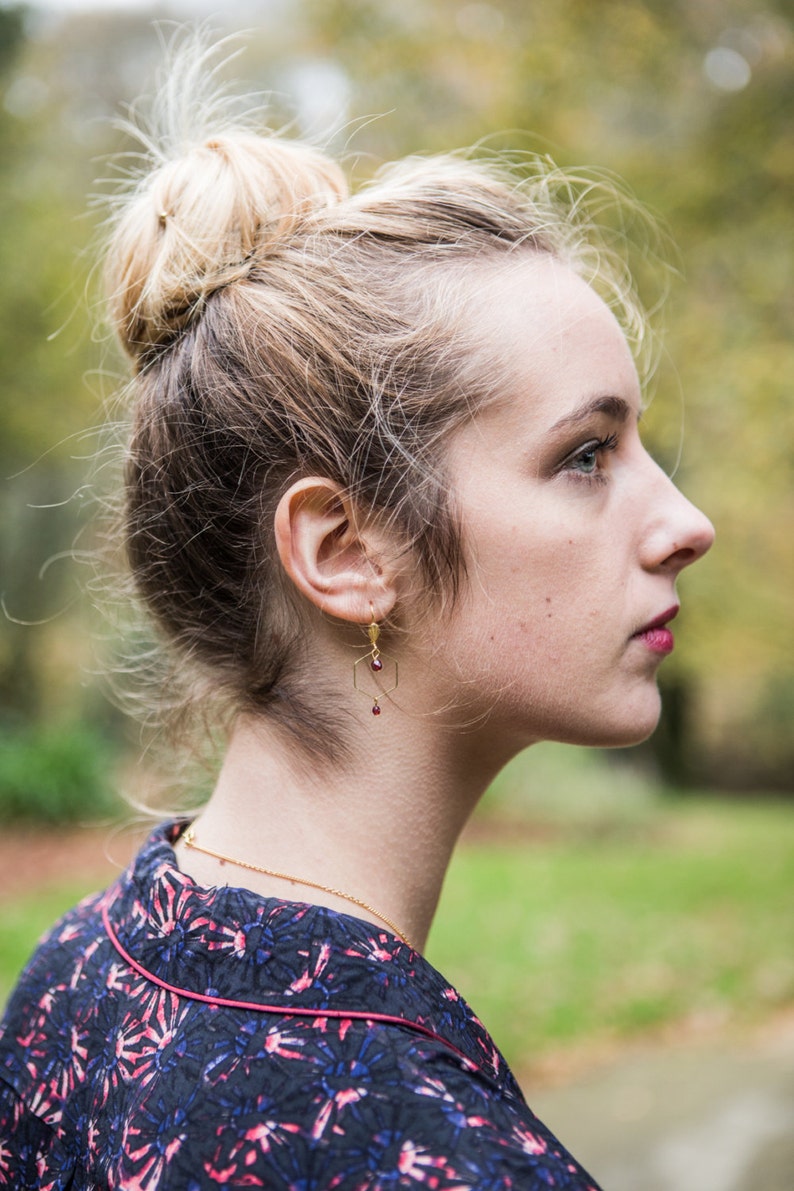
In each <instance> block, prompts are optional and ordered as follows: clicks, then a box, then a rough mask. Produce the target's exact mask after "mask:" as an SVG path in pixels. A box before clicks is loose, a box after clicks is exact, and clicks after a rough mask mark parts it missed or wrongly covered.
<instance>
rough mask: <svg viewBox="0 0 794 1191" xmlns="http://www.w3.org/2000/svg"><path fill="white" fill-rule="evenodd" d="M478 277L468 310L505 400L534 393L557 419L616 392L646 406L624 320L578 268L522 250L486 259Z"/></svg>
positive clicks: (542, 409) (541, 412) (538, 408)
mask: <svg viewBox="0 0 794 1191" xmlns="http://www.w3.org/2000/svg"><path fill="white" fill-rule="evenodd" d="M472 281H473V285H472V288H471V290H470V293H469V295H468V300H467V302H466V312H467V315H468V317H470V319H471V325H470V330H471V331H472V333H473V334H474V335H475V336H476V339H477V341H478V342H479V345H480V347H481V349H482V351H483V352H484V354H485V356H486V359H487V361H488V365H487V366H488V367H489V368H490V370H491V374H492V375H491V384H490V385H489V388H491V391H492V392H493V393H494V397H495V399H496V400H495V404H496V405H497V406H498V405H501V404H502V403H503V401H507V402H509V403H510V404H513V403H514V402H515V401H516V399H517V398H518V399H521V404H523V403H524V401H525V400H526V399H531V403H532V408H533V411H534V413H535V414H536V415H538V416H543V417H545V418H547V419H548V418H553V419H556V418H558V417H559V416H560V415H561V414H565V413H566V412H568V407H569V406H570V407H571V408H573V407H575V406H576V405H579V404H581V402H583V401H585V400H588V399H591V398H592V397H594V396H604V395H614V396H618V397H622V398H623V399H624V400H626V401H628V402H629V403H630V404H631V405H633V406H635V407H637V408H639V404H640V386H639V380H638V377H637V369H636V367H635V364H634V360H633V358H632V355H631V351H630V349H629V346H628V344H627V342H626V339H625V336H624V334H623V332H622V330H621V328H620V325H619V324H618V321H617V319H616V318H615V316H614V315H613V314H612V312H611V311H610V310H609V308H608V307H607V306H606V304H605V303H604V302H603V301H602V299H601V298H600V297H599V296H598V294H596V292H595V291H594V290H593V289H592V288H591V287H590V286H589V285H588V284H587V283H586V282H585V281H584V280H583V279H582V278H581V277H579V276H578V274H576V273H575V272H574V271H573V270H572V269H571V268H569V267H568V266H567V265H565V264H563V263H562V262H560V261H558V260H555V259H554V258H553V257H549V256H541V255H539V254H537V253H534V252H526V253H515V254H511V256H509V257H507V258H502V259H501V260H500V261H497V262H489V263H488V264H487V265H484V266H482V267H480V268H479V269H478V275H477V276H476V277H472ZM493 382H496V383H495V384H494V383H493Z"/></svg>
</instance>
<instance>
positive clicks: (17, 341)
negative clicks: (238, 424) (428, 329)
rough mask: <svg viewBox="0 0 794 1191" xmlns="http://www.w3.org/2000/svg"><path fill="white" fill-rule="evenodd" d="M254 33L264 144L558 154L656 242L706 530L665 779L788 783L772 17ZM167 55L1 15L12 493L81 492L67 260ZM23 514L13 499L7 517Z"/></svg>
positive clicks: (490, 10) (438, 10)
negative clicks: (321, 142) (320, 139)
mask: <svg viewBox="0 0 794 1191" xmlns="http://www.w3.org/2000/svg"><path fill="white" fill-rule="evenodd" d="M262 14H263V15H262V18H261V26H260V27H259V28H258V29H255V30H254V31H253V32H252V33H251V34H249V36H248V37H247V41H248V49H247V51H246V53H245V55H244V57H243V58H242V60H241V63H240V71H241V73H242V74H243V75H244V76H245V77H247V78H253V79H254V82H255V84H256V85H259V86H261V88H262V89H263V90H264V91H267V92H270V93H271V94H272V95H273V101H272V102H273V119H274V120H275V121H276V122H277V123H279V122H284V121H289V122H291V123H292V125H293V126H295V127H297V128H298V129H299V130H301V131H304V132H308V133H310V134H318V135H320V134H322V133H324V132H325V133H328V134H329V135H331V136H332V140H333V143H334V144H335V146H336V147H337V148H338V149H340V150H342V151H344V152H346V154H347V156H348V157H349V159H350V163H351V167H352V169H353V171H354V173H356V174H357V175H358V176H359V177H362V176H365V175H366V174H368V173H370V172H371V171H372V170H373V169H374V168H375V166H376V165H377V163H378V162H380V161H382V160H384V159H389V158H392V157H394V156H398V155H401V154H404V153H408V152H427V151H437V150H447V149H449V148H452V147H456V146H467V145H472V144H478V145H480V147H481V149H482V150H483V151H492V150H495V149H507V150H511V151H512V152H513V157H514V159H515V160H516V161H517V162H518V165H519V168H520V162H521V158H520V153H521V152H522V151H523V152H526V151H532V152H541V153H547V152H548V153H550V154H551V155H552V156H553V157H554V158H555V159H556V160H557V161H559V162H560V163H561V164H563V165H570V164H573V163H582V162H585V163H589V164H591V165H596V166H599V167H601V168H602V169H604V170H606V171H614V172H615V173H616V174H618V175H621V176H622V177H624V178H626V179H627V180H628V182H629V184H630V185H631V187H632V189H633V190H634V191H635V192H636V193H637V195H638V196H639V198H640V199H641V200H642V201H643V202H644V203H646V204H647V205H648V206H649V207H650V208H652V209H653V210H655V211H656V212H658V213H660V215H661V217H662V219H663V220H664V221H665V222H666V224H667V225H668V226H669V229H670V232H671V234H672V237H673V239H674V240H675V242H676V243H677V244H678V246H679V250H680V260H681V262H682V270H683V272H684V274H685V282H684V284H682V285H680V286H678V287H677V289H676V291H675V293H674V295H673V297H672V299H671V300H670V301H669V302H668V304H667V306H666V309H665V317H666V322H667V324H668V334H667V340H666V343H667V352H666V356H665V360H664V362H663V364H662V367H661V370H660V373H659V377H658V382H657V385H656V396H655V399H654V402H653V404H652V406H651V408H650V410H649V413H648V416H647V419H646V422H647V428H648V434H649V436H650V439H651V442H652V445H653V447H654V449H655V450H656V451H657V452H658V453H659V455H660V457H661V458H662V459H663V460H665V461H669V462H670V463H674V462H675V461H676V459H677V458H678V455H679V446H680V440H681V434H682V428H683V454H682V456H681V462H680V466H679V468H678V477H677V478H678V480H679V482H680V483H681V485H682V487H683V488H684V490H685V491H686V492H687V493H688V494H689V495H691V496H692V498H693V499H694V500H696V501H697V502H698V503H700V504H701V505H702V506H703V507H705V508H706V509H707V511H708V512H709V513H710V515H711V516H712V518H713V519H714V521H715V523H716V526H717V531H718V543H717V546H716V547H715V550H714V552H713V554H712V555H711V557H710V559H709V560H708V561H707V562H706V563H704V564H703V565H702V566H700V567H698V568H696V569H695V571H693V573H692V574H691V576H689V575H687V576H686V577H685V578H684V580H683V581H682V593H683V597H684V612H683V613H682V617H681V621H680V623H681V633H680V637H681V645H682V648H681V650H680V651H679V652H677V654H676V655H675V658H674V659H673V660H671V662H669V663H667V665H666V667H665V674H666V675H667V681H668V682H669V684H670V686H671V688H673V687H674V688H675V691H676V698H675V700H674V703H675V706H676V708H677V709H678V712H679V715H678V720H680V721H681V724H682V725H683V727H681V726H680V725H679V728H678V729H677V730H676V732H675V733H673V735H674V736H675V735H678V737H679V738H680V739H679V742H678V745H677V746H676V747H677V749H678V760H679V762H680V761H681V758H682V755H683V753H682V750H684V751H685V745H686V742H687V741H688V746H687V747H688V748H689V750H690V752H696V753H697V755H698V756H699V757H700V758H701V759H702V760H704V761H705V762H707V770H708V772H709V773H710V774H711V776H712V778H713V779H714V780H720V779H727V778H728V777H731V776H732V777H734V778H735V777H736V775H737V774H743V775H744V776H745V777H746V779H747V780H751V779H758V778H759V777H765V778H766V780H769V781H782V780H783V777H782V775H784V774H785V772H786V766H787V765H790V763H791V760H792V745H791V743H790V741H789V739H788V738H787V737H786V735H785V733H783V732H781V731H780V719H781V715H780V709H781V708H788V709H791V708H792V706H794V680H792V678H791V660H792V659H791V623H790V602H791V601H790V594H789V593H790V592H791V590H792V588H794V562H793V561H792V552H791V549H790V544H789V543H790V534H791V530H790V526H791V515H792V504H793V503H794V502H793V501H792V484H791V478H792V458H794V450H793V448H794V441H793V439H794V417H793V416H792V392H791V379H790V378H791V375H792V371H794V369H793V367H792V366H793V365H794V346H792V342H791V335H790V328H791V324H792V302H793V301H794V299H792V287H791V283H790V278H791V275H792V260H791V255H792V254H791V245H792V237H791V225H790V218H791V216H790V207H791V196H792V192H793V189H794V187H793V184H794V150H793V149H792V146H794V128H792V123H794V71H792V59H793V58H794V34H793V33H792V24H791V12H790V6H789V4H788V3H787V0H777V2H776V3H775V2H773V0H725V2H724V3H721V4H719V5H716V4H690V3H684V2H683V0H674V2H672V3H670V2H669V0H664V2H663V0H623V2H622V3H615V4H593V3H592V2H591V0H558V2H557V3H555V4H541V3H539V2H535V0H533V2H531V3H526V2H525V0H492V2H489V3H465V2H461V0H434V2H424V0H293V2H292V3H291V4H287V5H285V4H282V3H276V2H275V0H271V3H269V4H266V5H264V6H263V8H262ZM228 19H229V21H230V22H231V23H233V22H234V6H230V7H229V15H228ZM157 57H158V39H157V36H156V34H155V32H154V31H153V29H152V27H151V25H150V24H149V22H148V21H147V20H144V19H143V18H138V17H134V16H123V17H122V16H119V15H108V16H104V17H99V16H97V15H96V14H92V15H91V16H90V17H89V16H82V17H80V16H75V17H72V18H69V19H68V20H66V21H63V22H61V23H58V24H56V25H47V24H42V25H41V26H40V27H39V28H38V29H36V30H33V31H32V32H31V33H30V34H29V35H28V36H26V35H25V24H24V21H23V18H22V16H21V13H20V12H19V11H18V10H9V9H0V72H2V80H1V83H2V87H3V88H4V91H5V96H6V101H5V106H4V107H0V147H2V161H1V162H0V170H2V174H3V192H2V195H3V196H2V199H1V200H0V215H2V225H1V226H2V229H3V234H2V244H1V246H0V266H2V270H1V272H0V361H1V363H0V367H2V369H3V375H2V384H3V392H4V394H5V397H4V427H3V436H2V440H0V458H2V460H3V469H4V474H6V475H9V474H11V473H12V472H13V471H14V470H15V469H17V468H18V467H20V466H24V467H27V466H29V465H30V463H31V461H32V460H33V459H35V458H37V457H38V455H39V454H41V453H43V452H47V453H48V454H47V459H48V460H50V461H51V463H50V462H48V463H46V464H40V465H39V466H38V467H37V468H36V469H35V475H36V476H38V477H40V478H41V484H42V487H43V488H44V489H47V490H48V491H49V494H50V496H52V495H53V492H54V493H55V494H56V495H57V493H58V492H61V493H62V494H65V493H66V491H67V490H68V489H69V488H70V486H71V485H72V484H73V479H72V476H73V475H77V473H78V471H79V470H80V468H78V467H77V466H76V465H73V464H72V463H71V461H70V457H71V455H73V454H78V455H79V454H80V453H81V449H82V448H81V446H80V441H79V439H78V440H74V439H72V438H71V437H70V436H72V435H74V434H79V432H80V431H81V430H82V429H83V428H84V427H85V426H86V425H91V424H92V423H94V422H96V420H97V418H98V417H99V409H100V400H99V396H100V393H101V390H102V389H103V387H106V388H108V387H112V381H111V382H108V383H107V384H105V385H104V386H103V384H102V383H100V382H99V381H97V380H96V379H92V373H91V371H90V370H91V369H93V368H95V367H96V365H97V362H98V361H100V360H101V359H102V352H101V350H100V349H99V348H98V347H97V345H96V344H95V343H94V342H92V331H91V311H90V303H89V302H86V300H85V297H84V285H85V282H86V278H87V277H88V274H89V265H88V263H87V261H85V260H82V259H81V256H80V253H81V252H82V251H84V249H85V246H86V245H87V244H88V242H89V240H90V236H91V229H90V225H89V224H88V223H87V222H86V221H85V220H84V219H81V218H80V213H81V211H82V210H83V209H84V203H85V194H86V192H87V191H88V190H89V189H90V188H91V181H90V178H91V173H92V171H96V169H97V167H96V162H95V161H92V159H94V158H95V157H96V156H97V154H101V153H102V152H104V151H105V150H106V148H108V147H110V145H111V144H112V138H111V135H110V131H109V128H108V125H107V117H108V116H109V115H110V113H111V112H112V111H113V110H114V109H116V108H117V106H118V104H119V103H120V102H121V101H125V100H130V99H132V98H133V97H134V96H135V94H136V93H137V92H138V91H140V90H142V89H143V87H144V86H145V82H146V77H147V75H148V72H149V68H150V66H151V63H152V62H153V60H155V59H156V58H157ZM97 117H101V118H102V120H104V123H103V122H101V121H99V122H98V121H97V119H96V118H97ZM332 124H333V126H334V127H333V128H332V127H331V125H332ZM75 443H76V444H77V446H76V449H75ZM56 463H57V466H56ZM80 467H82V465H80ZM23 498H24V501H25V503H27V504H29V503H31V501H30V492H29V490H28V488H27V487H26V488H25V490H24V493H23ZM18 499H20V496H19V492H18V491H17V490H16V489H15V488H14V485H13V483H12V484H11V486H10V489H8V491H7V495H6V497H5V498H4V500H5V503H6V504H7V505H8V504H9V502H10V504H11V505H13V504H14V501H15V500H18ZM65 521H68V517H66V518H65ZM59 532H64V533H65V532H67V527H66V526H64V527H62V528H61V530H59ZM47 548H48V550H49V549H50V548H51V547H50V546H48V547H47ZM15 549H16V550H18V546H17V547H16V548H15ZM27 553H28V555H29V556H30V558H32V559H33V560H34V562H35V563H36V564H37V565H40V563H41V561H42V559H41V557H40V555H39V556H37V555H36V551H35V549H29V550H28V552H27ZM22 554H23V556H24V555H25V551H24V550H23V551H22ZM19 557H20V556H19V554H18V552H17V553H15V554H14V558H15V559H16V560H17V561H16V562H15V563H14V564H13V565H14V567H16V569H17V570H18V571H19V573H20V576H21V582H22V585H23V587H24V583H26V582H28V578H27V576H29V570H26V569H25V565H27V564H25V565H23V566H21V568H20V566H19V562H18V559H19ZM9 565H11V564H10V563H9V562H8V561H6V562H5V563H4V570H5V567H6V566H9ZM3 586H4V587H6V586H7V579H6V578H4V579H3ZM33 586H35V584H34V585H33ZM56 602H57V600H56ZM7 636H8V631H6V637H7ZM0 649H5V654H6V656H8V652H9V651H8V647H7V645H4V646H1V647H0ZM12 652H13V651H12ZM2 656H3V654H2V652H0V658H2ZM30 667H31V669H32V670H35V665H34V663H33V661H32V660H31V661H30ZM16 681H17V680H16V679H14V682H12V683H11V684H10V686H9V682H6V683H5V686H4V690H5V692H6V694H5V696H3V697H4V698H6V699H8V698H10V697H11V694H10V693H9V692H10V691H11V690H12V688H13V686H14V683H15V682H16ZM682 692H684V694H682ZM33 702H34V703H35V702H37V701H36V700H33ZM38 702H39V703H40V702H41V701H40V700H38ZM682 708H686V709H687V711H686V715H683V714H682V713H681V709H682ZM32 713H33V711H32V709H31V714H32ZM677 722H678V721H677ZM682 741H683V743H682Z"/></svg>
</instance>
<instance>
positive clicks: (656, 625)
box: [632, 604, 679, 655]
mask: <svg viewBox="0 0 794 1191" xmlns="http://www.w3.org/2000/svg"><path fill="white" fill-rule="evenodd" d="M678 612H679V605H678V604H673V606H672V608H668V609H667V611H666V612H662V614H661V615H660V616H656V617H655V618H654V619H653V620H649V621H648V623H647V624H646V625H643V627H642V628H641V629H637V632H636V633H633V634H632V640H637V641H642V643H643V645H644V646H645V647H646V648H647V649H649V650H650V651H651V653H657V654H661V655H665V654H668V653H672V652H673V647H674V645H675V641H674V640H673V634H672V632H671V631H670V629H669V628H668V627H667V625H668V624H669V622H670V621H671V620H674V619H675V617H676V616H677V615H678Z"/></svg>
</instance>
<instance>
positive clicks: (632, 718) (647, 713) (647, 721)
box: [557, 690, 662, 749]
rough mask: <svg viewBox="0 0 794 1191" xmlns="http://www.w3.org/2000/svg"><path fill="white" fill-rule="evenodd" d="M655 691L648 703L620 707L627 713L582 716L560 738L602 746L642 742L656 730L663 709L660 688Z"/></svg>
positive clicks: (589, 746) (565, 741)
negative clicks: (569, 733) (601, 716)
mask: <svg viewBox="0 0 794 1191" xmlns="http://www.w3.org/2000/svg"><path fill="white" fill-rule="evenodd" d="M654 695H655V698H653V699H648V700H647V701H645V706H642V707H633V708H632V707H626V708H621V710H622V711H623V712H624V714H623V715H622V716H620V717H618V716H615V715H614V714H613V715H612V716H605V717H604V718H603V719H602V720H597V719H596V718H595V717H594V718H592V719H591V720H585V719H583V720H582V722H581V723H580V724H577V725H576V730H575V731H574V732H573V733H571V735H570V736H568V735H566V736H564V737H563V736H562V735H560V736H559V737H557V739H558V740H560V741H561V743H564V744H578V745H584V746H586V747H588V748H599V749H621V748H631V746H632V745H634V744H642V742H643V741H644V740H647V739H648V737H649V736H652V735H653V733H654V732H655V731H656V727H657V725H658V723H659V716H660V715H661V712H662V702H661V699H660V697H659V692H658V691H656V690H655V691H654Z"/></svg>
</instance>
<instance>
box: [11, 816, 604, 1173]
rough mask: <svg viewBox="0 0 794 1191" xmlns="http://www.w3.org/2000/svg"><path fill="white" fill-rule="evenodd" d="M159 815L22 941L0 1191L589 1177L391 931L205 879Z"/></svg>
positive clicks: (450, 994)
mask: <svg viewBox="0 0 794 1191" xmlns="http://www.w3.org/2000/svg"><path fill="white" fill-rule="evenodd" d="M181 829H182V825H180V824H172V825H168V826H166V827H164V828H161V829H160V830H158V831H157V832H155V833H154V835H153V836H152V837H151V839H150V840H149V841H148V843H147V844H146V845H145V847H144V848H143V850H142V852H141V854H140V855H139V857H138V859H137V860H136V862H135V863H134V864H133V865H132V866H131V867H130V869H129V870H128V871H127V872H126V873H125V874H124V875H123V876H122V877H121V878H120V879H119V880H118V881H117V882H116V883H115V884H114V885H113V886H111V887H110V889H108V890H107V891H106V892H105V893H103V894H99V895H96V896H95V897H93V898H89V899H87V900H86V901H85V902H83V903H81V905H79V906H77V907H76V908H75V909H74V910H72V911H71V912H70V913H69V914H67V915H66V916H65V917H64V918H63V919H62V920H61V921H60V922H59V923H57V924H56V926H55V927H53V929H52V931H50V933H49V935H48V936H46V937H45V939H44V940H43V941H42V942H41V944H40V945H39V948H38V949H37V951H36V953H35V954H34V956H33V958H32V959H31V961H30V963H29V965H28V967H27V969H26V971H25V973H24V974H23V976H22V979H21V980H20V983H19V985H18V986H17V989H16V991H15V993H14V995H13V996H12V999H11V1001H10V1003H9V1006H8V1009H7V1012H6V1015H5V1018H4V1019H3V1021H2V1024H0V1187H8V1188H14V1191H33V1189H34V1188H35V1189H36V1191H66V1189H67V1188H68V1189H69V1191H89V1189H91V1191H185V1189H187V1191H226V1189H227V1188H228V1189H231V1188H238V1187H267V1188H269V1189H270V1188H273V1189H276V1191H279V1189H283V1191H392V1189H396V1188H414V1189H415V1191H422V1189H426V1191H453V1189H455V1191H491V1189H493V1191H497V1189H498V1191H509V1189H513V1188H515V1189H519V1188H520V1189H521V1191H547V1189H549V1188H554V1189H557V1191H597V1187H596V1184H595V1183H594V1182H593V1180H592V1179H591V1178H590V1177H589V1176H588V1175H587V1174H586V1172H585V1171H584V1170H582V1168H581V1167H580V1166H579V1165H578V1163H576V1162H575V1160H574V1159H573V1158H572V1157H571V1156H570V1154H568V1153H567V1151H566V1150H565V1149H564V1148H563V1147H562V1146H561V1145H560V1143H559V1142H558V1141H557V1140H556V1138H554V1137H553V1135H552V1134H551V1133H550V1132H549V1131H548V1129H546V1127H545V1126H544V1125H543V1124H541V1122H540V1121H538V1119H537V1118H536V1117H535V1116H534V1115H533V1113H532V1112H531V1110H530V1109H529V1108H528V1107H527V1105H526V1102H525V1101H524V1099H523V1096H522V1095H521V1092H520V1090H519V1088H518V1085H517V1084H516V1082H515V1080H514V1078H513V1076H512V1074H511V1073H510V1070H509V1068H508V1067H507V1064H506V1063H505V1061H504V1059H503V1058H502V1056H501V1055H500V1054H499V1051H498V1050H497V1048H496V1047H495V1045H494V1043H493V1041H492V1040H491V1038H490V1037H489V1035H488V1033H487V1031H486V1030H485V1028H484V1027H483V1026H482V1024H481V1023H480V1022H479V1021H478V1019H477V1018H476V1017H475V1016H474V1014H473V1013H472V1012H471V1010H470V1009H469V1007H468V1005H467V1004H466V1003H465V1001H464V1000H463V999H462V998H461V997H460V996H459V994H458V993H457V992H456V991H455V990H454V989H453V988H451V987H450V986H449V985H448V984H447V983H446V981H445V980H444V979H443V977H442V976H441V975H440V974H439V973H438V972H436V971H435V969H433V968H432V967H431V966H430V965H429V964H427V963H426V961H425V960H424V959H423V958H422V957H421V956H420V955H418V954H417V953H416V952H414V951H413V950H412V949H411V948H410V947H409V946H407V944H405V943H403V942H401V941H400V940H399V939H397V938H396V937H395V936H393V935H391V934H390V933H389V932H387V931H385V930H383V929H381V928H378V927H375V926H373V925H372V924H370V923H368V922H363V921H361V920H360V919H357V918H354V917H351V916H348V915H344V914H337V913H335V912H333V911H331V910H328V909H325V908H324V907H321V906H310V905H306V904H304V903H295V902H287V901H280V900H276V899H269V898H260V897H257V896H256V895H255V894H253V893H251V892H249V891H247V890H244V889H235V888H218V889H205V888H202V887H200V886H197V885H196V884H195V883H194V882H193V881H192V880H191V879H190V878H189V877H187V876H186V875H185V874H184V873H182V872H180V871H179V869H178V867H177V865H176V859H175V857H174V853H173V849H172V844H173V842H174V841H175V840H176V838H177V837H178V834H179V832H180V830H181Z"/></svg>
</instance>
